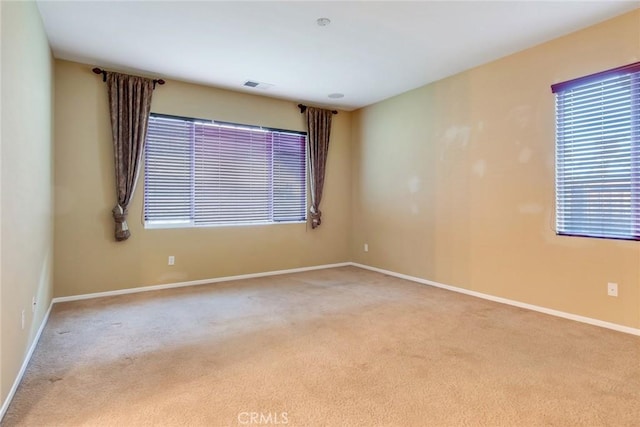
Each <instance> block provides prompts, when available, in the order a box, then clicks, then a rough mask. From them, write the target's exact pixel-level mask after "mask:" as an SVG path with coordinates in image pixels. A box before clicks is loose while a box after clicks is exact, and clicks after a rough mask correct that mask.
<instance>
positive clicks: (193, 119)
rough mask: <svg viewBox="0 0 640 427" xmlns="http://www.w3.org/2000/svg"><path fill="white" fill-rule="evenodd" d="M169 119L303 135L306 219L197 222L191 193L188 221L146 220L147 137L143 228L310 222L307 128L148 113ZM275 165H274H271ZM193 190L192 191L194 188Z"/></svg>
mask: <svg viewBox="0 0 640 427" xmlns="http://www.w3.org/2000/svg"><path fill="white" fill-rule="evenodd" d="M155 117H157V118H166V119H173V120H181V121H186V122H194V123H199V124H204V125H208V124H212V125H219V126H223V127H231V128H240V129H246V130H249V131H265V132H277V133H287V134H294V135H298V136H301V137H304V143H303V150H304V153H303V157H304V159H303V160H304V171H303V176H302V185H303V187H304V192H303V194H304V209H303V213H304V219H300V220H284V221H273V219H271V220H270V221H255V222H254V221H252V222H220V223H207V224H198V223H197V222H196V221H195V220H194V211H195V203H194V199H195V196H194V194H193V192H192V194H191V196H190V211H191V215H190V219H189V220H175V221H171V220H168V221H164V222H161V221H154V222H148V221H147V219H146V209H147V208H146V206H147V203H146V198H147V190H146V181H147V178H146V173H147V170H146V167H147V157H146V156H147V150H146V147H147V144H146V142H147V141H146V140H145V150H144V153H143V158H142V165H143V173H142V175H143V176H142V181H143V190H142V192H143V195H142V197H143V201H142V212H141V213H142V215H141V220H142V225H143V227H144V229H149V230H154V229H181V228H210V227H247V226H249V227H256V226H269V225H288V224H306V223H307V222H308V218H309V204H308V203H309V186H308V173H309V164H308V162H309V161H308V153H307V151H308V143H307V138H308V133H307V132H305V131H299V130H291V129H281V128H275V127H268V126H260V125H249V124H244V123H235V122H227V121H222V120H213V119H202V118H197V117H188V116H179V115H172V114H165V113H156V112H151V113H150V114H149V119H151V118H155ZM148 134H149V133H148V131H147V138H148ZM195 145H196V144H194V143H193V141H191V142H190V160H191V180H192V181H193V180H195V173H194V170H195ZM273 150H274V148H273V147H272V148H271V153H272V156H273ZM272 168H273V165H272ZM273 174H274V171H273V169H272V170H271V173H270V177H271V184H270V191H269V194H270V198H269V200H270V205H271V209H270V211H271V218H273V210H274V209H273V203H274V200H275V196H274V194H273ZM194 185H195V183H193V182H192V184H191V187H192V188H193V187H194ZM192 191H193V190H192ZM152 221H153V220H152Z"/></svg>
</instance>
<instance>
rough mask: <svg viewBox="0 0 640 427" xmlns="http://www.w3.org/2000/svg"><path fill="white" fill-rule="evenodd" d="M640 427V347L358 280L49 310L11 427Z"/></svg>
mask: <svg viewBox="0 0 640 427" xmlns="http://www.w3.org/2000/svg"><path fill="white" fill-rule="evenodd" d="M285 424H286V425H291V426H381V425H394V426H395V425H398V426H457V425H466V426H479V425H490V426H498V425H505V426H536V425H555V426H574V425H584V426H605V425H611V426H638V425H640V338H638V337H634V336H631V335H625V334H622V333H617V332H613V331H609V330H605V329H600V328H597V327H592V326H588V325H583V324H580V323H576V322H572V321H568V320H563V319H558V318H554V317H550V316H546V315H542V314H539V313H534V312H530V311H526V310H521V309H518V308H513V307H509V306H505V305H500V304H496V303H491V302H487V301H483V300H480V299H475V298H472V297H467V296H464V295H460V294H456V293H452V292H447V291H444V290H440V289H436V288H431V287H429V286H424V285H419V284H415V283H411V282H407V281H403V280H399V279H395V278H392V277H387V276H384V275H381V274H378V273H373V272H369V271H365V270H361V269H358V268H354V267H345V268H337V269H330V270H319V271H313V272H307V273H300V274H291V275H284V276H277V277H269V278H261V279H254V280H243V281H237V282H228V283H222V284H214V285H207V286H198V287H192V288H182V289H175V290H167V291H158V292H149V293H141V294H134V295H125V296H118V297H110V298H102V299H94V300H86V301H78V302H73V303H65V304H57V305H55V306H54V309H53V312H52V314H51V318H50V320H49V323H48V325H47V327H46V329H45V331H44V333H43V335H42V339H41V341H40V344H39V345H38V347H37V349H36V352H35V354H34V356H33V359H32V361H31V364H30V365H29V368H28V370H27V373H26V376H25V378H24V380H23V382H22V384H21V386H20V388H19V389H18V392H17V394H16V396H15V399H14V401H13V403H12V405H11V407H10V408H9V411H8V413H7V415H6V416H5V419H4V421H3V425H6V426H15V425H20V426H48V425H55V426H67V425H69V426H72V425H86V426H147V425H149V426H150V425H155V426H174V425H175V426H178V425H184V426H186V425H189V426H231V425H285Z"/></svg>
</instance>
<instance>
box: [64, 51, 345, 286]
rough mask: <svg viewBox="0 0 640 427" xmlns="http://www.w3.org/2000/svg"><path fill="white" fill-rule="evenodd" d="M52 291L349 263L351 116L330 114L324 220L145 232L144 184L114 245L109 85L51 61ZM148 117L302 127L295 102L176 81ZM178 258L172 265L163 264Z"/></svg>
mask: <svg viewBox="0 0 640 427" xmlns="http://www.w3.org/2000/svg"><path fill="white" fill-rule="evenodd" d="M55 90H56V97H55V122H56V132H55V137H56V145H55V198H56V207H55V236H56V238H55V254H56V256H55V269H54V271H55V295H56V296H66V295H77V294H86V293H92V292H102V291H110V290H116V289H124V288H132V287H137V286H144V285H155V284H164V283H173V282H182V281H190V280H198V279H207V278H214V277H221V276H230V275H238V274H248V273H256V272H264V271H271V270H280V269H289V268H296V267H305V266H313V265H320V264H330V263H337V262H345V261H349V258H350V257H349V225H350V216H349V214H350V210H349V209H350V200H351V187H350V185H349V181H350V167H351V153H350V138H351V114H350V113H348V112H340V114H338V115H337V116H334V124H333V131H332V139H331V147H330V153H329V159H328V165H327V177H326V183H325V193H324V199H323V202H322V206H321V208H322V211H323V223H322V226H321V227H320V228H318V229H316V230H311V228H310V227H307V226H306V224H282V225H262V226H236V227H208V228H187V229H185V228H183V229H146V230H145V229H144V228H143V226H142V220H141V218H142V200H143V197H142V184H141V183H140V184H139V185H138V188H137V191H136V194H135V196H134V200H133V202H132V206H131V207H130V209H129V221H128V222H129V227H130V229H131V234H132V236H131V238H130V239H129V240H127V241H125V242H115V241H114V238H113V220H112V218H111V209H112V208H113V205H114V203H115V195H114V194H115V189H114V172H113V154H112V143H111V128H110V124H109V113H108V105H107V95H106V87H105V85H104V83H102V80H101V79H100V78H99V77H98V76H96V75H95V74H93V73H92V72H91V66H89V65H82V64H77V63H73V62H67V61H58V60H56V73H55ZM152 111H153V112H156V113H164V114H173V115H180V116H190V117H199V118H211V119H215V120H221V121H228V122H236V123H245V124H253V125H263V126H269V127H275V128H282V129H291V130H305V123H304V120H303V116H302V115H301V114H300V112H299V110H298V108H297V107H296V103H294V102H289V101H281V100H276V99H272V98H266V97H260V96H253V95H249V94H242V93H236V92H230V91H226V90H221V89H215V88H211V87H204V86H199V85H194V84H188V83H183V82H178V81H171V80H169V81H167V84H166V85H164V86H158V88H157V89H156V90H155V92H154V95H153V101H152ZM169 255H174V256H175V257H176V264H175V265H174V266H168V265H167V257H168V256H169Z"/></svg>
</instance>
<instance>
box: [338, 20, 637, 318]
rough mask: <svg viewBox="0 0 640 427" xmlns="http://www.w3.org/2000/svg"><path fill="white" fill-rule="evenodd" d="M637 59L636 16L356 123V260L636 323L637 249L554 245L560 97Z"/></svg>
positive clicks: (428, 89)
mask: <svg viewBox="0 0 640 427" xmlns="http://www.w3.org/2000/svg"><path fill="white" fill-rule="evenodd" d="M639 60H640V10H636V11H634V12H632V13H628V14H626V15H623V16H621V17H618V18H616V19H614V20H611V21H608V22H605V23H602V24H600V25H596V26H594V27H590V28H588V29H585V30H583V31H580V32H577V33H574V34H571V35H568V36H565V37H562V38H559V39H556V40H554V41H552V42H549V43H545V44H543V45H540V46H537V47H534V48H532V49H528V50H526V51H523V52H520V53H517V54H515V55H511V56H509V57H506V58H503V59H501V60H498V61H495V62H492V63H489V64H486V65H484V66H481V67H478V68H475V69H473V70H470V71H467V72H464V73H461V74H458V75H456V76H453V77H451V78H447V79H444V80H441V81H439V82H436V83H433V84H430V85H427V86H424V87H421V88H418V89H416V90H413V91H410V92H408V93H405V94H403V95H400V96H397V97H395V98H392V99H389V100H386V101H383V102H380V103H378V104H375V105H373V106H370V107H368V108H364V109H362V110H360V111H358V112H356V113H354V115H353V182H352V186H353V195H354V198H353V223H352V224H353V230H352V233H353V234H352V236H353V238H352V245H351V250H352V256H353V259H354V261H356V262H360V263H363V264H367V265H371V266H376V267H379V268H383V269H388V270H392V271H395V272H400V273H404V274H408V275H412V276H417V277H421V278H426V279H430V280H434V281H437V282H441V283H444V284H448V285H453V286H459V287H463V288H466V289H471V290H475V291H479V292H484V293H487V294H491V295H496V296H500V297H504V298H510V299H513V300H517V301H522V302H526V303H530V304H536V305H540V306H544V307H549V308H553V309H557V310H562V311H565V312H570V313H575V314H579V315H583V316H588V317H592V318H596V319H601V320H605V321H610V322H615V323H618V324H622V325H627V326H631V327H636V328H637V327H640V284H639V279H640V276H639V274H640V244H639V243H637V242H628V241H614V240H603V239H590V238H574V237H561V236H556V235H555V232H554V143H555V141H554V131H555V130H554V129H555V128H554V96H553V94H552V93H551V91H550V85H551V84H552V83H556V82H560V81H564V80H568V79H571V78H575V77H579V76H582V75H586V74H589V73H593V72H597V71H601V70H605V69H608V68H613V67H616V66H620V65H625V64H628V63H632V62H636V61H639ZM365 242H368V244H369V252H368V253H364V252H363V243H365ZM609 281H611V282H617V283H618V284H619V295H620V296H619V297H618V298H612V297H608V296H607V293H606V285H607V282H609Z"/></svg>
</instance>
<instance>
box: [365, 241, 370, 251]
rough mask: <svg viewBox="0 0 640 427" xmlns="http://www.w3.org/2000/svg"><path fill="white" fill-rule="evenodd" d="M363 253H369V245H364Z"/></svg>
mask: <svg viewBox="0 0 640 427" xmlns="http://www.w3.org/2000/svg"><path fill="white" fill-rule="evenodd" d="M364 251H365V252H369V244H368V243H365V244H364Z"/></svg>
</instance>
